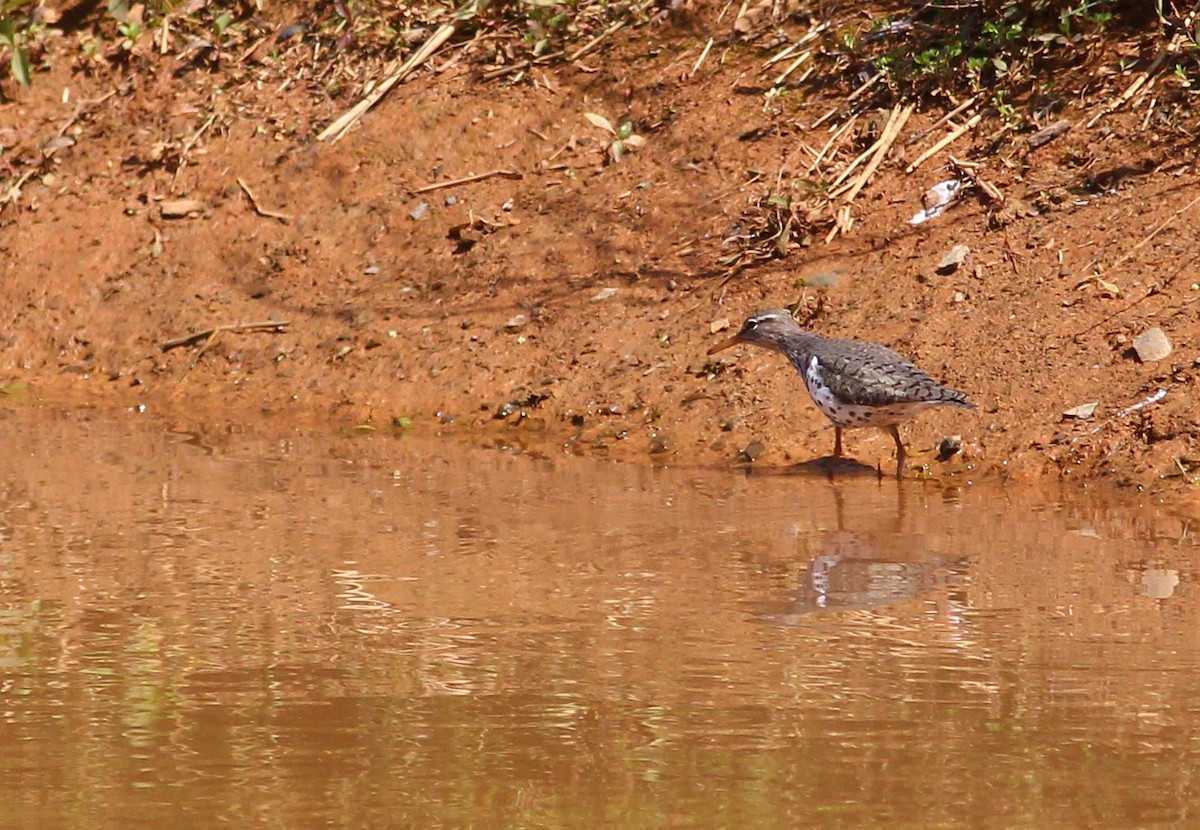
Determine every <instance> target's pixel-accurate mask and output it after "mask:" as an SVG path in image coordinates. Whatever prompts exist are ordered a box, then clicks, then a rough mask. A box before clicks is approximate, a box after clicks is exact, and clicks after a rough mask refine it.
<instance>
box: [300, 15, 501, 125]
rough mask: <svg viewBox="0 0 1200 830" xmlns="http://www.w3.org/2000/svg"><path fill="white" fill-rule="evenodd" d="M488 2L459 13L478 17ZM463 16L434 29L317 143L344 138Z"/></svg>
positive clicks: (450, 34) (449, 34) (429, 54)
mask: <svg viewBox="0 0 1200 830" xmlns="http://www.w3.org/2000/svg"><path fill="white" fill-rule="evenodd" d="M490 2H491V0H470V2H468V3H467V4H466V5H465V6H463V8H462V9H461V10H460V11H461V12H464V13H465V12H467V11H468V10H469V11H470V12H471V13H472V14H479V13H481V12H483V11H484V9H486V8H487V7H488V4H489V3H490ZM465 16H466V15H465V14H464V15H462V16H456V19H455V20H453V21H451V22H450V23H446V24H444V25H443V26H442V27H441V28H440V29H438V30H437V31H436V32H435V33H434V34H433V36H431V37H430V38H429V40H427V41H425V42H424V43H423V44H422V45H421V48H420V49H418V50H417V51H416V52H414V53H413V54H412V56H411V57H409V59H408V60H406V61H405V62H404V64H403V65H401V67H400V68H399V69H397V70H396V71H395V72H394V73H393V74H391V75H389V76H388V77H387V78H385V79H384V80H383V81H382V82H381V83H380V84H379V86H377V87H375V89H373V90H371V92H370V94H368V95H367V96H366V97H364V98H363V99H362V100H361V101H359V102H358V103H357V104H355V105H354V106H353V107H351V108H350V109H348V110H346V112H344V113H342V114H341V115H340V116H339V117H338V118H337V120H335V121H334V122H333V123H332V124H330V125H329V126H328V127H326V128H325V129H323V130H321V132H320V133H318V134H317V141H337V140H338V139H339V138H341V137H342V136H344V135H345V134H346V132H347V130H349V129H350V128H351V127H352V126H354V124H355V123H357V122H358V119H360V118H362V117H363V115H364V114H366V112H367V110H369V109H371V107H373V106H375V105H376V104H377V103H379V101H380V100H381V99H382V98H383V96H384V95H387V93H388V91H389V90H391V88H392V87H394V86H395V85H396V84H398V83H399V82H400V81H402V80H404V79H405V78H407V77H408V76H409V75H410V74H412V71H413V70H414V69H416V68H417V67H418V66H420V65H421V64H423V63H424V62H425V61H427V60H429V58H431V57H432V56H433V53H434V52H436V51H437V50H438V49H440V48H441V47H442V45H443V44H444V43H445V42H446V41H448V40H449V39H450V38H451V37H453V36H454V33H455V32H457V31H458V27H459V26H460V25H461V24H462V22H463V17H465Z"/></svg>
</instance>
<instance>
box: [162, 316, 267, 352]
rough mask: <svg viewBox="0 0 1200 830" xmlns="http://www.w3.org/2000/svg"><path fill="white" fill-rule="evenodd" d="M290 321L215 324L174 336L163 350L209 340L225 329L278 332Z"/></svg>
mask: <svg viewBox="0 0 1200 830" xmlns="http://www.w3.org/2000/svg"><path fill="white" fill-rule="evenodd" d="M289 325H290V323H289V322H288V321H287V320H267V321H265V322H262V323H228V324H226V325H222V326H213V327H212V328H211V329H204V330H203V331H197V332H193V333H192V334H185V335H183V336H182V337H172V338H171V339H170V340H168V341H166V342H165V343H163V344H162V350H163V351H164V352H169V351H171V349H177V348H179V347H180V346H194V345H195V344H197V343H199V342H200V341H202V340H203V341H206V342H207V341H208V340H210V339H212V338H213V337H214V336H216V335H217V334H220V333H221V332H223V331H231V332H239V331H240V332H255V331H266V332H272V333H278V332H281V331H283V330H284V329H285V328H287V327H288V326H289Z"/></svg>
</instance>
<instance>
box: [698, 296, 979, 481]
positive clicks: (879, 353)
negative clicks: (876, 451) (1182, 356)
mask: <svg viewBox="0 0 1200 830" xmlns="http://www.w3.org/2000/svg"><path fill="white" fill-rule="evenodd" d="M739 343H747V344H749V345H753V346H761V347H763V348H767V349H773V350H775V351H777V352H780V353H782V354H783V355H784V356H785V357H786V358H787V359H788V360H789V361H791V364H792V365H793V366H795V367H796V371H797V372H799V373H800V376H801V377H803V378H804V385H805V386H806V387H807V388H808V394H809V396H810V397H811V398H812V400H813V403H815V404H816V405H817V408H818V409H820V410H821V412H822V413H824V415H825V417H826V418H828V419H829V420H830V421H832V422H833V429H834V433H833V435H834V437H833V457H834V459H839V458H841V457H842V430H843V429H854V428H858V427H881V428H883V429H885V430H887V432H888V433H890V434H891V436H892V438H893V440H895V442H896V478H903V477H904V467H905V461H906V459H907V454H906V453H905V451H904V442H903V441H901V440H900V429H899V425H900V424H901V423H903V422H904V421H907V420H909V419H910V418H912V417H914V416H915V415H917V414H919V413H920V412H922V411H924V410H926V409H929V408H931V407H935V406H957V407H962V408H964V409H975V408H976V407H975V404H974V403H972V402H971V400H970V398H968V396H967V393H966V392H960V391H958V390H957V389H951V388H950V387H948V386H943V385H942V384H940V383H938V382H937V381H935V380H934V379H933V378H931V377H930V376H929V375H927V374H925V372H923V371H921V370H920V369H918V368H917V367H916V366H915V365H914V364H913V363H912V362H911V361H909V360H907V359H905V358H904V357H902V356H901V355H899V354H897V353H896V352H894V351H892V350H891V349H889V348H888V347H887V346H881V345H879V344H878V343H868V342H865V341H862V340H838V339H835V338H831V337H822V336H821V335H819V334H815V333H813V332H811V331H806V330H805V329H802V328H801V327H800V325H799V324H798V323H797V322H796V321H795V319H794V318H793V317H792V315H791V312H789V311H788V310H787V309H783V308H768V309H765V310H763V311H758V312H755V313H754V314H751V315H750V316H749V317H747V318H746V322H745V323H743V324H742V328H741V330H740V331H738V333H737V334H735V335H733V337H730V338H729V339H727V340H725V341H724V342H721V343H718V344H717V345H715V346H713V347H712V348H711V349H709V350H708V354H710V355H713V354H716V353H717V352H720V351H723V350H724V349H728V348H730V347H731V346H736V345H738V344H739ZM829 470H830V473H831V474H832V472H833V465H832V463H831V464H830V467H829Z"/></svg>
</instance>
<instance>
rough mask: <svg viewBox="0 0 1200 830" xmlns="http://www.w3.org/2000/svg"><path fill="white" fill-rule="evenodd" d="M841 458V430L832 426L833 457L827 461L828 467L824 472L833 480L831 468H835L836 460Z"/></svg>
mask: <svg viewBox="0 0 1200 830" xmlns="http://www.w3.org/2000/svg"><path fill="white" fill-rule="evenodd" d="M841 457H842V428H841V427H840V426H838V425H837V424H834V425H833V457H832V458H830V459H829V466H828V467H826V468H825V469H826V472H828V473H829V477H830V478H833V468H834V467H836V466H837V463H838V459H839V458H841Z"/></svg>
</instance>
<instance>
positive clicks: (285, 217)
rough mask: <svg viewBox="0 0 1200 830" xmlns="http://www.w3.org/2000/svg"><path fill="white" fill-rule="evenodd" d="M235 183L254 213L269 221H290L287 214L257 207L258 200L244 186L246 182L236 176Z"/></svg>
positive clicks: (246, 186)
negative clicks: (248, 200)
mask: <svg viewBox="0 0 1200 830" xmlns="http://www.w3.org/2000/svg"><path fill="white" fill-rule="evenodd" d="M237 183H238V186H239V187H241V188H242V190H244V191H245V193H246V197H247V198H249V199H250V204H251V205H252V206H253V207H254V212H255V213H257V214H258V215H259V216H266V217H267V218H269V219H278V220H279V221H280V222H291V221H292V217H291V216H290V215H289V214H286V213H279V212H278V211H274V210H267V209H266V208H265V207H262V206H261V205H259V203H258V199H257V198H256V197H255V195H254V191H253V190H251V189H250V185H248V184H246V181H245V180H244V179H243V178H242V177H241V176H238V180H237Z"/></svg>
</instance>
